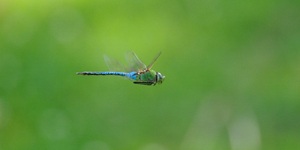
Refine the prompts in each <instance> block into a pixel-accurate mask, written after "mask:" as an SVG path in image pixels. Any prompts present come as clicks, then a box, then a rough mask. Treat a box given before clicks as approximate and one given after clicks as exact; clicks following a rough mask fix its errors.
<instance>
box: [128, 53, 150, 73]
mask: <svg viewBox="0 0 300 150" xmlns="http://www.w3.org/2000/svg"><path fill="white" fill-rule="evenodd" d="M125 59H126V61H127V63H128V67H129V68H130V70H131V71H140V70H144V69H146V65H145V64H144V63H143V62H142V61H141V60H140V59H139V58H138V57H137V56H136V54H135V53H134V52H132V51H129V52H125Z"/></svg>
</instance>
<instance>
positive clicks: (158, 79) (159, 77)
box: [156, 72, 165, 84]
mask: <svg viewBox="0 0 300 150" xmlns="http://www.w3.org/2000/svg"><path fill="white" fill-rule="evenodd" d="M164 80H165V76H164V75H162V74H161V73H159V72H157V73H156V82H157V84H162V83H163V81H164Z"/></svg>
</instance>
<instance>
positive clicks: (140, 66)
mask: <svg viewBox="0 0 300 150" xmlns="http://www.w3.org/2000/svg"><path fill="white" fill-rule="evenodd" d="M160 54H161V52H159V53H158V54H157V55H156V57H155V59H154V60H153V62H152V63H151V64H150V65H148V66H146V65H145V64H144V63H143V62H142V61H141V60H140V59H139V58H138V57H137V56H136V54H135V53H134V52H132V51H129V52H126V53H125V59H126V61H127V63H128V67H125V66H124V65H122V64H121V63H119V62H118V61H117V60H115V59H113V58H111V57H108V56H107V55H104V60H105V63H106V65H107V67H108V68H109V70H110V71H109V72H82V73H76V74H78V75H115V76H124V77H126V78H128V79H130V80H131V81H133V83H134V84H141V85H156V84H161V83H162V82H163V81H164V79H165V76H163V75H162V74H161V73H159V72H155V71H154V70H151V68H152V66H153V65H154V63H155V61H156V60H157V58H158V57H159V56H160Z"/></svg>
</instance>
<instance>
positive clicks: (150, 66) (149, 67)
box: [147, 51, 161, 70]
mask: <svg viewBox="0 0 300 150" xmlns="http://www.w3.org/2000/svg"><path fill="white" fill-rule="evenodd" d="M160 54H161V51H160V52H159V53H158V54H157V55H156V57H155V59H154V60H153V61H152V63H151V64H150V65H149V66H148V67H147V69H148V70H150V69H151V68H152V67H153V65H154V63H155V61H156V60H157V58H158V57H159V56H160Z"/></svg>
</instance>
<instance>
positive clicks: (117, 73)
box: [76, 72, 126, 76]
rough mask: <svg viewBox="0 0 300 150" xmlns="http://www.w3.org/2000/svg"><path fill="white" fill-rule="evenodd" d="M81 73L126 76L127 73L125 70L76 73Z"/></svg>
mask: <svg viewBox="0 0 300 150" xmlns="http://www.w3.org/2000/svg"><path fill="white" fill-rule="evenodd" d="M76 74H80V75H117V76H126V73H123V72H82V73H76Z"/></svg>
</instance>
